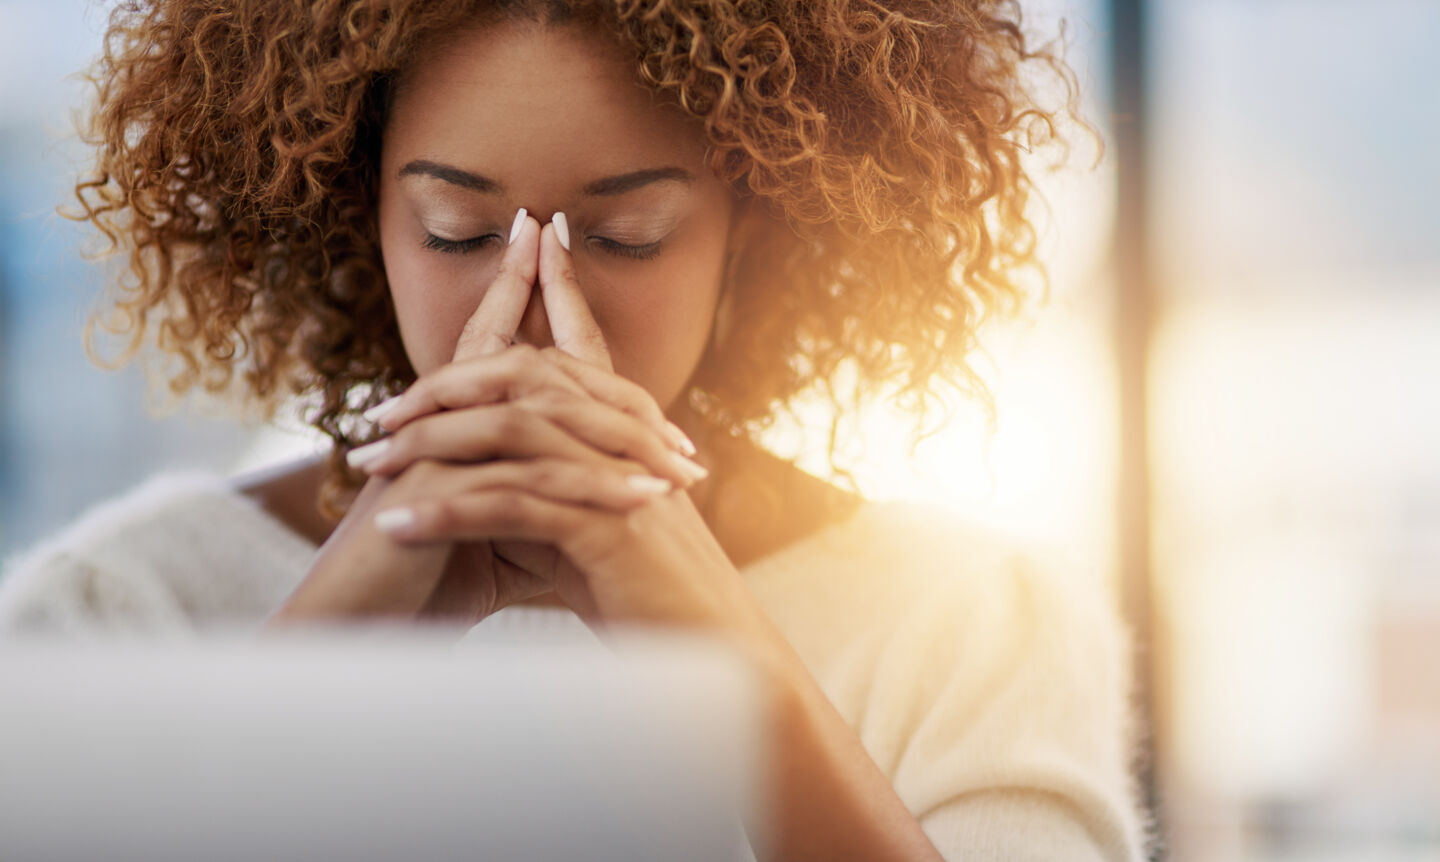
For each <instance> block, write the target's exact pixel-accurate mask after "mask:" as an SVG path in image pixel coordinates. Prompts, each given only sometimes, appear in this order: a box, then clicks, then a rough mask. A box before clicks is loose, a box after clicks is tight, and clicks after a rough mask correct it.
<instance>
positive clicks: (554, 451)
mask: <svg viewBox="0 0 1440 862" xmlns="http://www.w3.org/2000/svg"><path fill="white" fill-rule="evenodd" d="M552 455H553V456H559V457H564V458H569V459H570V460H572V461H589V462H592V463H593V462H596V461H604V460H609V456H607V455H605V454H603V453H602V452H600V451H598V450H596V449H595V448H593V447H591V446H588V445H586V444H585V443H583V442H581V441H579V440H577V439H575V438H574V437H572V436H571V435H570V434H569V433H568V432H566V431H564V430H563V429H561V428H559V427H558V426H556V425H555V424H554V423H552V422H550V421H549V420H547V419H546V418H545V417H543V416H540V415H539V414H536V413H534V412H532V411H530V410H526V409H524V408H521V407H517V406H516V405H514V404H511V403H504V404H485V405H481V406H479V407H468V408H466V409H464V410H447V411H445V412H443V413H433V414H431V415H429V416H425V417H422V418H421V419H417V420H416V421H414V422H411V423H409V424H408V425H406V426H405V427H404V428H401V429H400V430H399V431H397V432H396V433H394V434H392V435H391V436H389V437H386V438H385V439H383V440H377V441H376V442H374V443H370V444H367V445H365V446H361V447H359V448H358V449H352V450H350V452H348V453H347V454H346V456H345V458H346V461H347V462H348V463H349V464H350V466H351V467H355V468H358V469H363V470H366V471H374V472H373V473H372V475H390V474H394V473H396V472H397V471H398V470H399V469H400V467H401V466H405V467H409V466H411V465H413V464H415V463H417V462H419V461H421V460H427V459H428V460H433V461H488V460H493V459H497V458H540V457H546V456H552Z"/></svg>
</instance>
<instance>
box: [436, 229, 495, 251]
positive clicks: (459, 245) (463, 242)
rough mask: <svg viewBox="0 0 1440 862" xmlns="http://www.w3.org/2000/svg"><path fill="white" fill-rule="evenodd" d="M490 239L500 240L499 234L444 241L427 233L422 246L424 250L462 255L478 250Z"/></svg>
mask: <svg viewBox="0 0 1440 862" xmlns="http://www.w3.org/2000/svg"><path fill="white" fill-rule="evenodd" d="M491 239H500V234H498V233H487V234H485V235H484V236H474V237H471V238H469V239H444V238H442V237H438V236H436V235H435V234H433V233H427V234H425V242H424V243H423V245H424V246H425V247H426V248H429V249H434V250H435V251H440V252H444V253H445V254H464V253H466V252H467V251H473V250H475V249H477V248H480V247H481V246H483V245H484V244H485V242H486V241H487V240H491Z"/></svg>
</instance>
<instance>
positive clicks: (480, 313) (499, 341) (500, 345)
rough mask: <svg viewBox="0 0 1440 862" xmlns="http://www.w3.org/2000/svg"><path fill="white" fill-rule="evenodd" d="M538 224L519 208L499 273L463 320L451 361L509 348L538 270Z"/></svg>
mask: <svg viewBox="0 0 1440 862" xmlns="http://www.w3.org/2000/svg"><path fill="white" fill-rule="evenodd" d="M539 227H540V223H539V222H537V221H536V220H535V219H533V218H531V217H530V216H529V214H528V213H526V211H525V208H524V207H521V208H520V210H519V211H518V212H516V213H515V221H514V223H513V224H512V225H511V227H510V244H509V245H508V246H507V247H506V249H505V255H504V256H503V257H502V258H501V259H500V271H499V272H497V273H496V274H495V280H494V281H492V282H490V287H489V288H488V289H486V291H485V296H484V297H483V298H482V299H481V300H480V305H479V306H478V307H477V308H476V309H475V312H474V313H473V314H471V315H470V319H469V320H467V321H465V328H464V329H462V330H460V340H459V341H457V342H456V344H455V357H454V361H456V362H459V361H460V360H463V359H471V358H473V357H476V356H487V355H489V354H491V353H499V352H500V351H502V350H504V349H505V348H507V347H509V346H510V344H511V342H512V341H514V339H515V331H516V330H517V329H519V328H520V320H521V319H522V318H523V317H524V316H525V306H527V305H529V303H530V290H531V288H532V286H533V285H534V284H535V275H536V270H537V267H538V263H537V261H536V246H537V245H539V242H540V231H539V229H538V228H539Z"/></svg>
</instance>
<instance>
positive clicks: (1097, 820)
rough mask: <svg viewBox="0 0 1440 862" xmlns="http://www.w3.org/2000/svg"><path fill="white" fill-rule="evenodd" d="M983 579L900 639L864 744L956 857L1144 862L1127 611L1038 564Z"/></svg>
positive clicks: (910, 621) (920, 617) (870, 706)
mask: <svg viewBox="0 0 1440 862" xmlns="http://www.w3.org/2000/svg"><path fill="white" fill-rule="evenodd" d="M984 577H985V583H984V586H983V588H980V589H976V588H974V586H973V585H972V586H970V587H965V588H961V587H960V586H959V585H958V584H956V585H951V586H950V587H947V588H944V589H939V590H936V591H935V593H934V594H933V595H931V596H928V597H926V598H925V599H924V600H922V601H920V602H917V604H916V606H915V607H914V608H913V609H912V610H910V611H908V612H907V613H906V614H905V615H904V617H903V618H902V621H901V624H900V625H899V626H898V627H897V628H895V629H893V630H892V635H891V636H889V637H888V638H887V641H886V643H885V644H884V645H883V646H882V647H881V648H880V650H879V651H878V653H877V655H876V658H875V662H876V664H875V667H874V668H873V671H872V673H871V675H870V676H871V679H872V680H873V682H872V686H873V687H872V689H871V691H870V692H869V697H868V698H867V701H868V703H867V707H866V713H867V715H866V716H865V719H864V720H863V721H862V723H861V735H862V739H864V740H865V742H866V744H867V747H868V748H870V750H871V752H872V754H874V755H875V756H876V759H877V762H878V763H879V764H880V766H881V767H882V768H883V769H885V770H886V771H887V772H888V773H889V774H890V775H891V776H892V779H893V781H894V785H895V788H896V791H897V792H898V793H899V795H900V796H901V798H902V800H903V801H904V802H905V803H906V805H907V807H908V808H909V809H910V811H911V812H912V813H914V814H915V815H916V817H917V818H918V819H919V820H920V823H921V825H922V827H923V828H924V830H925V832H926V834H927V835H929V836H930V839H931V841H932V842H933V843H934V844H935V845H936V847H937V848H939V849H940V850H941V852H942V854H943V855H944V857H945V858H946V859H965V860H997V862H998V860H1004V862H1026V860H1055V859H1065V860H1077V862H1081V860H1094V862H1101V860H1104V862H1134V860H1138V859H1141V858H1143V852H1144V838H1143V829H1142V826H1141V823H1140V817H1139V816H1138V814H1137V807H1136V804H1135V793H1134V788H1133V787H1132V781H1131V779H1130V769H1131V766H1132V764H1131V750H1132V749H1131V741H1130V736H1131V730H1132V728H1131V722H1130V719H1129V708H1128V704H1127V698H1128V668H1129V663H1128V651H1127V649H1126V640H1127V639H1126V637H1125V634H1124V628H1123V626H1122V624H1121V622H1120V620H1119V618H1118V614H1117V613H1115V611H1114V610H1113V609H1112V608H1111V606H1110V605H1109V603H1108V601H1107V598H1108V597H1107V596H1105V595H1104V594H1103V593H1102V592H1101V591H1097V590H1092V591H1085V590H1083V589H1081V587H1080V585H1077V584H1073V583H1070V582H1069V581H1067V580H1065V579H1064V578H1063V577H1062V576H1058V575H1056V574H1053V573H1051V572H1049V571H1047V570H1046V569H1045V568H1044V567H1043V565H1042V564H1040V563H1039V562H1038V559H1036V558H1030V557H1025V556H1023V555H1020V556H1013V555H1012V556H1011V557H1010V558H1008V559H1006V560H1005V561H1004V563H1003V564H1002V565H1000V566H999V567H998V570H988V571H987V573H986V574H985V576H984ZM866 736H868V737H869V738H868V739H866Z"/></svg>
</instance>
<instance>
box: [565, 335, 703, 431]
mask: <svg viewBox="0 0 1440 862" xmlns="http://www.w3.org/2000/svg"><path fill="white" fill-rule="evenodd" d="M540 356H541V357H543V358H544V359H546V360H548V361H550V362H551V363H552V364H554V365H555V366H557V367H558V368H559V369H560V370H562V371H564V372H565V373H566V375H568V376H569V377H570V378H571V379H572V380H574V381H575V382H576V383H578V384H579V385H580V386H581V387H583V388H584V389H585V391H586V392H589V393H590V395H591V396H592V397H594V398H596V399H598V400H600V401H604V402H605V403H607V404H609V405H611V406H612V407H617V408H619V409H621V410H624V411H625V412H626V413H629V414H630V415H632V416H635V417H637V418H639V419H641V420H642V421H644V422H646V423H649V424H650V425H651V426H652V427H654V428H655V429H656V430H657V431H658V432H659V433H660V434H662V435H663V436H664V437H665V439H666V440H668V441H670V443H671V445H673V446H674V447H675V448H676V449H679V450H680V451H681V452H684V453H685V454H686V455H694V454H695V451H696V450H695V443H694V441H692V440H691V439H690V438H689V437H688V436H687V435H686V434H685V432H684V431H682V430H680V426H678V425H676V424H675V423H674V422H671V421H670V420H669V419H666V418H665V413H664V411H662V410H661V409H660V405H658V404H656V403H655V399H654V398H653V397H651V395H650V393H649V392H647V391H646V390H645V387H643V386H641V385H640V384H638V383H636V382H634V381H632V380H627V379H626V378H624V377H621V376H620V375H618V374H613V373H611V374H607V373H605V371H604V370H602V369H600V368H596V367H595V366H593V365H591V364H589V363H587V362H583V361H581V360H579V359H576V358H575V357H573V356H571V355H570V354H568V353H565V352H564V351H562V350H557V349H555V348H553V347H546V348H544V349H543V350H541V351H540Z"/></svg>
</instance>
